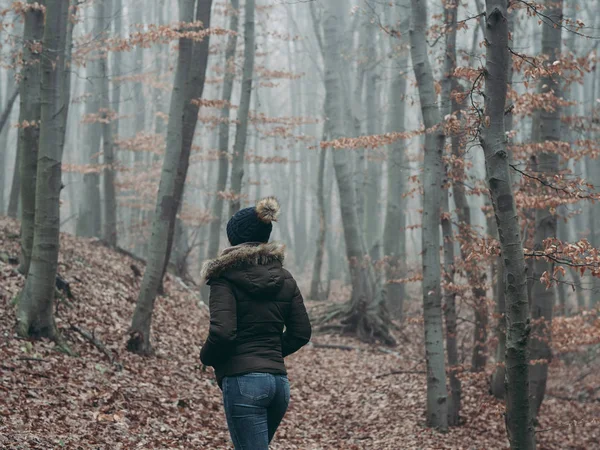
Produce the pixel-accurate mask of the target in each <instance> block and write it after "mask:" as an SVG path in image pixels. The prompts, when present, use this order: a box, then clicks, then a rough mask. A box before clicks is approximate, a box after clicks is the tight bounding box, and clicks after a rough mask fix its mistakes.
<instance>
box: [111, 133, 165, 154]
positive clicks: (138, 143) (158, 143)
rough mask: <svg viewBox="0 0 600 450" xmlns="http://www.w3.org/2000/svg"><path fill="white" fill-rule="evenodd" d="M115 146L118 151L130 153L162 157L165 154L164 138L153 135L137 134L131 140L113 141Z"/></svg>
mask: <svg viewBox="0 0 600 450" xmlns="http://www.w3.org/2000/svg"><path fill="white" fill-rule="evenodd" d="M115 145H116V146H117V147H118V148H119V150H127V151H130V152H148V153H153V154H155V155H162V154H164V152H165V138H164V136H162V135H160V134H155V133H144V132H142V133H138V134H136V135H135V136H134V137H132V138H128V139H115Z"/></svg>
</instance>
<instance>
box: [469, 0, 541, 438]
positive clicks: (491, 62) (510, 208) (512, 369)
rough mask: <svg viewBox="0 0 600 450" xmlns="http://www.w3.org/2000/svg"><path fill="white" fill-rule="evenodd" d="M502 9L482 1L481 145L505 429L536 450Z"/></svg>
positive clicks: (500, 2) (499, 2) (494, 0)
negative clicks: (497, 299)
mask: <svg viewBox="0 0 600 450" xmlns="http://www.w3.org/2000/svg"><path fill="white" fill-rule="evenodd" d="M507 3H508V1H507V0H486V8H487V18H486V25H487V26H486V42H487V50H486V53H487V56H486V67H485V72H484V75H485V111H484V114H485V116H486V117H487V118H489V119H488V120H489V123H486V124H484V125H483V126H484V127H483V129H482V133H481V135H480V141H481V145H482V147H483V151H484V153H485V161H486V175H487V181H488V186H489V189H490V196H491V197H492V204H493V206H494V213H495V217H496V222H497V224H498V234H499V237H500V246H501V252H502V259H503V264H504V270H505V279H506V311H507V314H506V383H505V386H506V416H505V420H506V428H507V432H508V438H509V441H510V445H511V448H512V449H513V450H516V449H519V450H529V449H533V448H535V442H534V430H533V423H532V421H531V417H530V414H529V389H528V387H529V365H528V363H529V359H528V355H527V341H528V337H529V332H530V325H529V317H528V299H527V276H526V272H525V257H524V255H523V246H522V244H521V229H520V226H519V216H518V215H517V211H516V206H515V201H514V196H513V191H512V181H511V176H510V167H509V161H508V150H507V145H506V144H507V142H506V134H505V124H504V110H505V104H506V92H507V74H508V67H509V65H510V64H511V59H510V57H509V52H508V11H507V7H508V4H507Z"/></svg>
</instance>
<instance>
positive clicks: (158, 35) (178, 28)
mask: <svg viewBox="0 0 600 450" xmlns="http://www.w3.org/2000/svg"><path fill="white" fill-rule="evenodd" d="M230 34H237V33H236V32H234V31H232V30H227V29H225V28H219V27H212V28H206V29H202V22H191V23H187V22H177V23H174V24H171V25H156V24H148V25H147V29H145V30H140V31H136V32H134V33H132V34H131V35H130V36H129V37H128V38H125V39H122V38H110V39H107V40H106V43H105V45H106V47H107V50H108V51H111V52H126V51H130V50H132V49H134V48H136V47H141V48H150V47H151V46H153V45H156V44H168V43H170V42H173V41H176V40H179V39H190V40H193V41H202V40H203V39H204V38H205V37H207V36H224V35H230Z"/></svg>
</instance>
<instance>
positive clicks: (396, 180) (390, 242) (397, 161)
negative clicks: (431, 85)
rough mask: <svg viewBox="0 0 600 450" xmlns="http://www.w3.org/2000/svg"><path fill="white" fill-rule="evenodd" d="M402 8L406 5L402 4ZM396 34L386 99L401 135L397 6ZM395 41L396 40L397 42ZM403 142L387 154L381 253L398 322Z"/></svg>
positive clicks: (402, 45) (402, 48) (402, 79)
mask: <svg viewBox="0 0 600 450" xmlns="http://www.w3.org/2000/svg"><path fill="white" fill-rule="evenodd" d="M404 3H405V5H404V6H406V4H407V3H408V2H404ZM394 14H395V19H396V22H395V24H394V26H395V27H398V29H397V30H395V31H397V33H394V39H393V40H392V47H394V46H397V47H398V49H397V50H395V51H394V54H395V55H396V54H397V55H398V56H396V57H395V59H394V63H393V69H392V70H393V74H392V82H391V87H390V89H391V92H390V94H391V99H390V120H389V125H388V127H389V131H390V132H399V133H401V132H403V131H405V115H406V76H405V73H404V72H405V71H406V70H407V68H408V64H409V54H408V49H407V48H406V47H407V45H408V42H407V39H406V38H405V37H404V34H403V33H404V32H405V30H407V29H408V27H409V22H410V20H409V17H407V16H406V15H405V14H404V9H401V8H400V7H399V6H396V7H395V8H394ZM397 37H400V38H399V39H398V38H397ZM405 153H406V142H405V141H403V140H398V141H396V142H394V143H393V144H392V145H391V146H390V148H389V153H388V162H387V164H388V167H387V200H386V214H385V224H384V229H383V253H384V255H385V257H386V258H387V264H386V286H385V287H386V296H387V304H388V308H389V309H390V312H391V313H392V314H393V315H394V316H395V317H396V318H397V319H399V320H400V321H402V319H403V311H404V298H405V296H406V290H405V285H404V283H400V282H399V280H400V279H402V278H405V276H406V261H405V259H406V235H405V227H406V213H405V208H406V201H405V199H404V198H403V197H402V195H403V194H404V192H405V190H406V183H405V180H406V178H407V173H406V167H405V166H406V164H407V162H406V155H405Z"/></svg>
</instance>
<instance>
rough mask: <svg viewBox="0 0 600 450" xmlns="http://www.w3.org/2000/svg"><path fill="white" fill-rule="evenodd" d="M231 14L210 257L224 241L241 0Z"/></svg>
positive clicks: (209, 246) (208, 254) (209, 243)
mask: <svg viewBox="0 0 600 450" xmlns="http://www.w3.org/2000/svg"><path fill="white" fill-rule="evenodd" d="M230 4H231V9H232V11H231V17H230V19H229V29H230V30H231V31H234V32H235V33H233V34H231V35H229V37H228V38H227V48H226V49H225V77H224V80H223V93H222V95H221V100H223V107H222V108H221V119H222V120H221V122H220V123H219V169H218V175H217V186H216V190H215V198H214V201H213V208H212V211H213V216H214V218H213V221H212V222H211V223H210V234H209V238H208V251H207V253H206V258H207V259H213V258H215V257H216V256H217V253H218V252H219V245H220V241H221V227H222V223H223V206H224V199H223V193H224V191H225V188H226V186H227V171H228V169H229V157H230V154H229V117H230V111H231V108H230V103H231V93H232V91H233V82H234V80H235V49H236V45H237V31H238V22H239V17H240V16H239V14H240V11H239V9H240V2H239V0H231V1H230Z"/></svg>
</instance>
